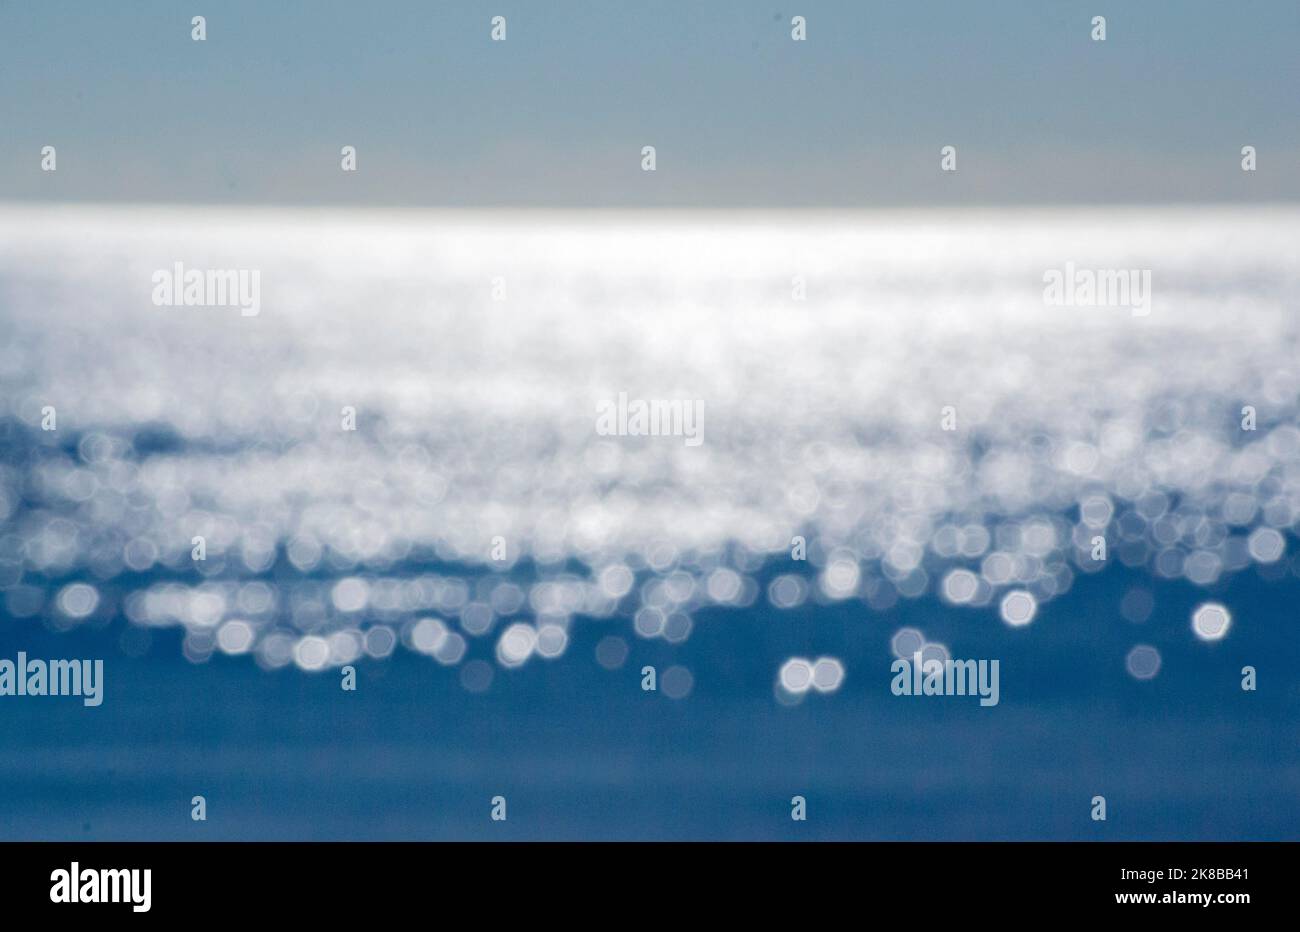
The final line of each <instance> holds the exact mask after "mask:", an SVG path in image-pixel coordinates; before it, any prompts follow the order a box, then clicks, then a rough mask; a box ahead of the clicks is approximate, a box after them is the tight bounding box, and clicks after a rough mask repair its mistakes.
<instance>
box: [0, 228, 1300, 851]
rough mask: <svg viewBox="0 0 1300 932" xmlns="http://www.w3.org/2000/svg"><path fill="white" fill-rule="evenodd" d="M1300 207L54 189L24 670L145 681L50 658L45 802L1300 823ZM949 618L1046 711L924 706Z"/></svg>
mask: <svg viewBox="0 0 1300 932" xmlns="http://www.w3.org/2000/svg"><path fill="white" fill-rule="evenodd" d="M1297 229H1300V216H1298V215H1297V214H1295V212H1294V211H1268V210H1260V211H1212V210H1180V211H1169V212H1167V213H1166V212H1161V211H1152V212H1144V213H1141V214H1134V213H1132V212H1123V211H1095V212H1059V213H1058V212H1032V211H1030V212H1023V213H1022V212H1005V213H997V212H975V213H969V214H961V215H953V216H948V215H940V214H926V213H922V214H918V215H911V214H884V215H867V214H864V215H843V216H824V217H823V216H811V217H810V216H807V215H801V216H799V217H796V218H777V219H772V218H749V219H745V220H743V221H735V220H725V221H724V220H721V219H719V218H717V217H713V218H708V217H705V218H700V217H695V216H692V215H673V216H671V217H667V216H658V217H651V218H648V219H647V218H645V217H641V216H637V217H632V216H622V215H618V216H610V215H602V216H601V217H599V218H592V217H585V218H575V217H574V216H571V215H557V216H551V215H545V216H540V217H539V216H533V215H529V216H527V217H522V218H521V217H509V216H504V215H479V214H468V215H455V216H444V215H439V214H435V215H424V214H416V215H401V216H393V215H383V216H378V217H377V216H373V215H369V214H357V215H352V214H342V215H331V216H328V217H323V216H315V215H313V216H307V217H302V216H298V215H281V214H277V213H275V212H257V211H249V212H246V213H241V212H233V213H232V212H203V211H185V212H176V211H172V212H165V211H164V212H159V213H156V214H148V215H145V214H137V213H135V212H131V211H111V210H96V211H92V210H85V211H82V210H66V211H51V210H44V209H40V208H25V209H23V210H18V209H14V210H11V211H6V213H5V214H4V215H3V216H0V338H2V339H0V660H3V659H13V658H15V657H16V655H17V654H18V653H19V652H20V651H21V652H26V654H27V655H28V656H29V657H31V658H87V659H102V660H103V661H104V665H105V679H106V682H105V686H104V701H103V704H102V705H100V706H99V707H96V708H86V707H85V706H83V704H82V703H81V702H80V700H78V699H76V698H67V697H59V698H54V697H6V696H0V736H2V738H3V743H2V744H0V838H6V839H35V838H43V839H80V838H85V839H442V838H449V839H511V838H514V839H541V838H554V839H624V838H627V839H727V838H738V839H750V838H754V839H764V838H771V839H1209V840H1214V839H1295V838H1296V837H1297V835H1298V834H1300V828H1298V826H1300V678H1297V676H1296V671H1297V669H1300V639H1298V638H1297V637H1296V634H1297V627H1296V625H1297V622H1296V616H1295V606H1296V604H1297V602H1298V601H1300V600H1298V599H1297V595H1298V594H1300V557H1298V555H1297V548H1296V540H1297V536H1298V534H1297V532H1298V531H1300V429H1298V428H1297V423H1300V409H1298V406H1297V398H1300V370H1298V369H1297V367H1296V365H1295V360H1296V359H1297V358H1300V357H1298V356H1297V351H1300V327H1297V325H1296V323H1295V321H1294V306H1295V295H1296V294H1300V258H1298V257H1297V256H1296V254H1295V251H1294V249H1293V248H1291V245H1290V244H1292V243H1294V242H1295V232H1296V230H1297ZM176 262H183V263H185V265H186V267H194V268H203V267H210V268H241V269H256V270H258V271H259V272H260V274H261V276H262V278H261V281H262V292H261V305H260V312H259V314H258V315H257V316H244V315H242V314H241V313H240V311H239V310H237V309H232V308H228V307H218V308H194V307H163V306H158V305H156V304H154V303H153V302H152V301H151V300H150V282H151V275H152V273H153V271H154V270H157V269H169V268H171V267H172V266H173V263H176ZM1067 263H1077V264H1078V265H1079V266H1080V267H1084V268H1099V269H1105V268H1119V269H1148V270H1150V271H1151V273H1152V274H1151V282H1152V285H1151V289H1152V295H1151V296H1152V301H1151V305H1150V313H1149V315H1146V316H1138V315H1135V314H1132V313H1130V311H1129V309H1128V308H1114V307H1084V308H1078V307H1060V306H1055V305H1048V304H1045V303H1044V298H1043V293H1042V281H1043V274H1044V270H1045V269H1046V270H1051V269H1059V268H1062V267H1064V266H1065V265H1066V264H1067ZM795 274H799V275H802V276H805V277H806V284H807V297H806V300H803V301H799V302H792V298H791V291H790V282H791V277H792V276H793V275H795ZM497 276H500V277H502V278H503V280H508V282H509V290H508V294H509V297H508V299H507V300H497V299H495V298H493V297H492V284H491V283H492V282H493V280H494V277H497ZM620 393H627V394H628V395H630V396H631V397H633V398H642V399H699V400H700V401H701V403H702V404H703V408H702V410H703V412H704V420H703V442H702V443H701V444H700V445H699V446H697V447H690V446H686V445H685V444H683V443H682V442H681V438H679V437H672V436H669V437H643V436H642V437H636V436H609V435H606V434H604V433H601V432H600V431H599V430H597V429H594V424H593V419H594V414H595V412H596V411H597V410H598V408H597V407H596V406H597V405H598V404H599V403H601V401H602V400H608V399H611V398H615V397H618V396H619V395H620ZM946 406H952V407H953V409H954V411H955V412H956V414H957V422H956V425H955V426H956V429H954V430H952V431H947V430H945V429H943V428H942V427H941V426H940V425H941V420H940V414H941V412H942V411H943V410H944V408H945V407H946ZM1245 406H1250V407H1251V408H1252V409H1253V410H1254V415H1253V416H1254V417H1255V418H1256V423H1254V424H1253V425H1252V426H1253V427H1254V428H1255V429H1253V430H1251V429H1244V428H1243V426H1242V418H1243V410H1244V408H1245ZM348 408H352V409H354V410H355V412H356V420H357V430H355V431H349V430H346V429H345V428H344V427H342V426H341V421H340V413H341V412H343V411H344V410H346V409H348ZM46 409H50V410H57V427H54V425H53V423H51V424H50V426H51V427H53V428H54V429H50V430H44V429H42V422H43V420H44V419H45V418H46V414H45V412H46ZM196 535H198V536H202V537H204V538H205V541H206V546H207V552H206V558H205V559H204V560H201V561H199V560H195V559H194V558H193V552H192V549H191V548H192V540H193V538H194V537H195V536H196ZM795 535H798V536H800V537H803V538H805V539H806V544H807V548H806V556H807V559H806V560H795V559H792V544H793V538H794V537H795ZM1097 536H1101V537H1104V538H1105V539H1106V541H1107V544H1108V554H1107V557H1106V559H1105V560H1104V561H1097V560H1094V559H1093V557H1092V555H1091V550H1092V548H1093V546H1094V544H1093V540H1094V538H1096V537H1097ZM497 539H499V540H500V541H501V542H502V543H503V544H504V546H505V548H506V551H507V554H508V555H507V556H506V558H505V559H501V560H498V559H497V558H496V557H495V556H493V555H492V552H493V549H494V547H495V546H496V545H495V544H494V543H493V542H494V540H497ZM1134 593H1137V595H1136V596H1135V595H1134ZM1006 599H1011V600H1012V602H1010V603H1009V602H1005V601H1004V600H1006ZM1013 603H1014V605H1015V606H1016V607H1018V608H1023V606H1025V605H1029V606H1031V607H1032V608H1033V614H1032V617H1031V618H1029V619H1028V620H1027V623H1025V624H1022V625H1018V626H1017V624H1015V623H1016V622H1018V621H1024V620H1026V619H1024V618H1023V617H1022V616H1019V615H1018V614H1017V611H1015V610H1012V609H1010V608H1008V606H1009V605H1011V604H1013ZM1207 604H1211V605H1221V606H1223V608H1224V609H1225V610H1226V612H1227V613H1229V614H1230V616H1231V623H1230V625H1229V626H1228V628H1227V630H1226V632H1223V634H1224V636H1223V637H1222V638H1220V639H1215V638H1214V637H1213V636H1212V635H1214V634H1217V633H1220V632H1217V631H1211V632H1209V633H1208V634H1207V632H1206V631H1202V632H1200V634H1199V635H1198V633H1196V632H1195V631H1194V630H1193V623H1192V620H1193V616H1194V614H1195V613H1196V612H1197V611H1198V609H1200V608H1201V607H1202V606H1205V605H1207ZM1147 607H1149V608H1150V610H1149V613H1148V611H1147V610H1146V608H1147ZM912 631H915V632H919V635H917V636H918V637H920V638H923V640H924V642H925V643H926V644H928V645H933V648H932V649H934V650H938V651H940V652H942V653H946V654H947V655H948V656H950V657H953V658H957V659H976V660H978V659H990V660H997V661H998V662H999V664H1000V702H999V703H998V704H997V705H996V706H994V707H991V708H984V707H981V706H980V705H979V703H978V701H977V700H976V699H974V698H970V697H942V698H941V697H900V696H895V695H893V694H892V693H891V691H890V683H891V680H892V678H893V676H892V673H891V670H890V664H891V662H892V661H893V659H894V651H895V650H896V649H897V643H898V642H899V640H900V639H901V640H906V639H907V638H908V637H911V636H912V635H911V634H910V632H912ZM1139 647H1141V648H1146V649H1147V652H1146V654H1145V655H1146V656H1147V657H1151V656H1155V655H1158V657H1159V663H1160V666H1159V670H1158V672H1157V673H1156V675H1155V676H1154V677H1153V678H1149V679H1141V678H1139V676H1140V675H1145V672H1144V671H1143V670H1141V669H1136V670H1132V671H1131V670H1130V666H1129V660H1130V656H1131V652H1132V651H1133V650H1134V649H1135V648H1139ZM621 648H625V649H626V650H627V651H628V655H627V657H626V659H625V660H622V662H619V661H620V659H621V658H619V656H618V654H619V650H620V649H621ZM1151 650H1154V652H1155V654H1152V653H1151V652H1150V651H1151ZM822 658H826V661H827V663H828V665H829V668H830V669H833V670H836V671H841V672H842V674H843V675H842V680H840V681H832V682H829V683H827V682H821V681H819V686H820V687H821V688H817V689H804V690H803V691H802V692H800V691H799V690H798V689H793V690H792V688H786V689H782V688H779V684H780V683H782V682H785V683H786V686H787V687H790V686H791V683H793V682H794V680H790V681H785V680H783V679H782V677H783V673H782V671H786V670H788V669H790V665H791V664H794V665H796V666H797V665H798V664H799V663H800V660H801V659H802V660H806V661H809V662H812V661H816V660H818V659H822ZM349 665H350V666H354V667H355V670H356V678H357V689H356V690H355V691H345V690H343V689H341V688H340V684H341V677H342V671H343V669H344V668H345V667H346V666H349ZM647 666H652V667H654V668H655V671H656V673H657V676H658V685H659V689H657V690H655V691H646V690H643V689H642V670H643V668H645V667H647ZM1246 666H1252V667H1254V668H1255V670H1256V675H1257V686H1258V688H1257V689H1255V690H1253V691H1247V690H1243V689H1242V668H1243V667H1246ZM1147 672H1149V671H1147ZM796 685H797V684H796ZM198 795H201V796H203V797H204V798H205V799H206V805H207V819H206V821H203V822H196V821H193V820H192V819H191V818H190V814H191V799H192V798H193V797H194V796H198ZM497 796H504V797H505V798H506V804H507V813H508V818H507V820H506V821H504V822H496V821H493V820H492V819H491V818H490V812H491V808H492V800H493V798H494V797H497ZM795 796H802V797H804V798H805V799H806V803H807V814H808V818H807V820H806V821H794V820H792V819H791V817H790V815H791V799H792V797H795ZM1095 796H1104V797H1105V800H1106V807H1107V819H1106V820H1105V821H1104V822H1099V821H1094V820H1093V819H1092V818H1091V812H1092V809H1093V804H1092V800H1093V797H1095Z"/></svg>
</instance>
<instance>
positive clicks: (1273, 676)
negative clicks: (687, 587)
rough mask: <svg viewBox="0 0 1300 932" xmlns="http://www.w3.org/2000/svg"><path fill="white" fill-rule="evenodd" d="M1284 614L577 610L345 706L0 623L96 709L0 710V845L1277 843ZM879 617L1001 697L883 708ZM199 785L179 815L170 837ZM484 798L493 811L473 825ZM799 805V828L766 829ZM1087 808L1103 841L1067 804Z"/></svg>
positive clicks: (1082, 582) (1186, 592)
mask: <svg viewBox="0 0 1300 932" xmlns="http://www.w3.org/2000/svg"><path fill="white" fill-rule="evenodd" d="M1135 583H1139V584H1141V585H1144V586H1149V587H1152V589H1153V591H1154V593H1155V596H1156V610H1155V612H1154V613H1153V614H1152V616H1151V618H1150V619H1149V620H1148V621H1147V622H1146V623H1144V624H1133V623H1130V622H1128V621H1126V620H1124V619H1123V618H1122V617H1121V615H1120V614H1119V611H1118V605H1119V600H1120V598H1121V596H1122V595H1123V593H1124V592H1125V591H1126V589H1127V588H1128V587H1129V586H1130V585H1133V584H1135ZM1297 595H1300V581H1298V580H1296V579H1295V578H1294V577H1292V576H1285V575H1284V576H1283V577H1282V578H1281V579H1280V580H1277V581H1268V582H1266V581H1264V580H1262V579H1260V578H1259V577H1258V576H1257V575H1256V574H1255V573H1254V572H1253V571H1247V572H1244V573H1240V574H1238V575H1237V576H1235V577H1233V578H1231V579H1228V580H1225V581H1224V582H1223V583H1221V584H1220V585H1219V586H1217V587H1216V588H1215V590H1214V591H1213V592H1212V597H1213V598H1215V599H1217V600H1220V601H1222V602H1224V603H1225V604H1226V605H1227V606H1228V607H1229V608H1230V609H1231V611H1232V613H1233V625H1232V628H1231V630H1230V631H1229V633H1228V636H1227V637H1226V638H1225V639H1224V640H1222V641H1220V642H1216V643H1205V642H1202V641H1199V640H1197V639H1196V637H1195V636H1194V634H1193V633H1192V631H1191V628H1190V624H1189V618H1190V613H1191V611H1192V610H1193V608H1194V607H1195V606H1196V605H1197V604H1199V603H1200V602H1202V601H1204V600H1205V599H1206V597H1207V593H1206V591H1205V590H1201V589H1196V588H1194V587H1192V586H1190V585H1188V584H1186V583H1160V582H1153V581H1152V580H1151V579H1150V578H1149V577H1147V576H1146V575H1145V574H1141V575H1140V576H1139V574H1135V573H1133V572H1132V571H1128V570H1125V569H1123V568H1122V567H1119V566H1115V567H1112V568H1111V569H1110V570H1108V571H1107V572H1106V573H1103V574H1101V575H1099V576H1096V577H1085V578H1081V579H1079V580H1078V581H1077V582H1076V584H1075V586H1074V588H1073V589H1072V590H1071V591H1070V592H1069V593H1068V594H1067V595H1065V596H1064V597H1061V598H1059V599H1057V600H1055V601H1053V602H1050V603H1048V604H1047V605H1044V606H1042V607H1040V609H1039V613H1038V616H1037V618H1036V619H1035V621H1034V622H1033V623H1032V624H1030V625H1028V626H1026V627H1024V628H1018V629H1013V628H1010V627H1008V626H1006V625H1004V624H1003V623H1002V622H1001V621H999V620H998V619H997V617H996V610H995V609H984V610H970V609H964V610H958V609H953V608H951V607H948V606H945V605H942V604H940V603H938V602H936V601H935V600H934V599H933V597H926V598H923V599H920V600H916V601H906V600H905V601H901V602H899V603H898V604H897V605H896V606H895V607H894V608H893V609H891V610H889V611H888V612H874V611H872V610H871V609H869V608H868V607H867V606H866V605H864V604H862V603H861V602H858V601H856V600H854V601H852V602H845V603H838V604H835V605H832V606H829V607H828V606H813V605H811V604H809V605H805V606H804V607H803V608H800V609H796V610H792V611H776V610H773V609H771V608H767V607H755V608H753V609H748V610H743V611H735V610H704V611H700V612H699V613H698V614H697V615H696V626H695V630H694V633H693V636H692V637H691V639H690V640H689V641H688V642H687V643H685V644H683V645H679V646H676V647H670V646H669V645H666V644H664V643H662V642H658V641H653V642H652V641H645V640H642V639H639V638H636V637H635V636H632V635H631V633H630V625H629V623H628V622H627V621H625V620H619V621H589V620H579V621H577V622H576V623H575V624H574V626H573V628H572V630H571V640H570V644H569V648H568V650H567V652H566V654H565V656H563V657H561V658H560V659H558V660H554V661H544V660H539V659H537V658H534V659H532V660H531V661H529V663H528V664H526V665H525V666H524V667H522V668H521V669H517V670H507V669H500V668H498V669H497V670H496V675H495V679H494V681H493V683H492V686H491V687H490V689H489V690H488V691H487V692H486V693H483V694H473V693H469V692H467V691H466V690H465V689H464V688H463V687H462V686H461V684H460V680H459V677H458V675H457V670H456V669H454V668H445V667H442V666H439V665H438V664H437V663H436V662H435V661H433V660H432V659H430V658H428V657H424V656H419V655H415V654H412V653H409V652H407V651H404V650H402V649H401V648H399V650H398V651H397V653H396V654H395V655H394V656H392V657H391V658H389V659H388V660H382V661H375V660H363V661H361V662H359V663H358V664H357V678H358V688H357V690H356V691H355V692H347V691H344V690H342V689H341V688H340V675H339V672H338V671H337V670H334V671H327V672H323V673H304V672H302V671H300V670H297V669H295V668H293V667H289V668H286V669H283V670H279V671H275V672H269V673H268V672H264V671H263V670H261V669H259V668H258V667H257V666H256V664H254V663H253V662H252V660H251V659H249V658H247V657H237V658H230V657H224V656H220V655H218V656H216V657H214V658H213V659H212V660H211V661H209V662H207V663H204V664H198V665H195V664H192V663H190V662H188V661H186V660H185V659H184V658H183V656H182V653H181V649H180V639H181V634H180V632H179V630H174V629H173V630H161V631H157V632H155V633H154V635H153V638H152V642H151V644H150V646H149V648H148V650H147V651H146V652H145V653H144V655H143V656H140V657H129V656H126V655H124V654H123V653H122V652H121V651H120V650H119V648H118V646H117V645H118V643H119V639H120V635H121V633H122V629H123V627H124V626H125V625H126V624H127V623H126V622H125V621H124V620H122V619H120V618H118V619H115V620H113V621H111V622H110V623H109V624H108V625H106V626H101V627H99V628H91V627H88V626H83V627H82V628H80V629H78V630H76V631H74V632H71V633H67V634H56V633H52V632H50V631H48V630H47V629H46V628H45V627H44V626H43V625H42V624H41V623H40V622H39V621H36V620H31V619H13V618H3V619H0V656H3V657H7V658H10V659H12V658H14V657H15V656H16V653H17V652H18V651H20V650H24V651H26V652H27V653H28V655H29V657H33V658H36V657H40V658H53V657H89V658H94V657H102V658H104V659H105V679H106V686H105V699H104V702H103V704H102V705H101V706H100V707H98V708H86V707H84V706H83V705H82V703H81V701H80V700H78V699H74V698H32V697H27V698H19V697H5V698H2V699H0V735H2V736H3V748H4V750H3V753H2V754H0V837H3V838H4V839H11V840H12V839H71V840H76V839H87V840H91V839H103V840H133V839H193V840H203V839H322V840H324V839H340V840H342V839H413V840H414V839H957V840H963V839H972V840H974V839H1111V840H1119V839H1162V840H1163V839H1189V840H1190V839H1202V840H1203V839H1210V840H1219V839H1222V840H1237V839H1253V840H1267V839H1295V838H1297V837H1300V828H1298V825H1300V714H1298V712H1300V677H1297V672H1296V671H1297V669H1300V640H1298V639H1297V637H1296V633H1297V620H1296V617H1295V606H1296V604H1297ZM903 625H913V626H916V627H919V628H921V629H922V630H923V631H924V632H925V634H926V636H927V637H928V638H929V639H931V640H934V641H939V642H941V643H944V644H947V645H948V647H949V648H950V650H951V652H952V655H953V656H954V657H956V658H959V659H965V658H974V659H978V658H989V659H993V658H997V659H999V660H1000V662H1001V701H1000V703H999V704H998V705H997V706H996V707H993V708H981V707H980V706H979V704H978V702H977V700H976V699H973V698H966V697H919V698H917V697H912V698H909V697H897V696H894V695H892V694H891V692H890V689H889V684H890V680H891V675H890V672H889V664H890V661H891V659H892V657H891V655H890V653H889V646H888V645H889V640H890V637H891V636H892V634H893V633H894V632H895V631H896V630H897V629H898V628H899V627H901V626H903ZM609 633H618V634H621V635H624V636H626V637H628V639H629V641H630V642H631V645H632V651H631V655H630V657H629V658H628V661H627V663H626V664H625V665H624V666H623V667H622V668H621V669H619V670H614V671H611V670H607V669H604V668H602V667H601V666H599V665H598V664H597V663H596V662H595V660H594V659H593V652H594V648H595V644H596V643H597V641H598V640H599V639H600V638H601V637H602V636H604V635H605V634H609ZM494 640H495V639H494V638H493V637H488V638H482V639H477V640H475V641H473V646H472V650H471V655H470V656H471V657H475V656H477V657H484V658H486V657H488V656H490V650H491V645H492V643H493V641H494ZM1139 643H1141V644H1150V645H1152V646H1154V647H1156V648H1157V649H1158V650H1159V651H1160V654H1161V656H1162V667H1161V670H1160V673H1159V675H1158V676H1156V677H1155V678H1154V679H1152V680H1149V681H1139V680H1136V679H1134V678H1133V677H1132V676H1130V675H1129V674H1128V672H1127V671H1126V670H1125V664H1124V659H1125V656H1126V654H1127V653H1128V651H1129V650H1130V649H1131V648H1132V647H1133V646H1134V645H1135V644H1139ZM823 654H825V655H832V656H836V657H838V658H840V659H841V661H842V662H843V663H844V665H845V668H846V671H847V674H846V678H845V681H844V685H843V687H842V688H841V689H840V690H839V691H838V692H836V693H833V694H829V695H819V694H810V695H808V696H807V698H806V700H805V701H804V702H802V703H801V704H799V705H797V706H794V707H787V706H784V705H782V704H780V703H778V702H777V701H776V699H775V698H774V694H773V682H774V679H775V675H776V670H777V669H778V667H779V665H780V664H781V663H782V662H783V661H784V660H785V659H786V658H787V657H789V656H792V655H800V656H809V657H815V656H821V655H823ZM647 664H652V665H655V666H656V667H657V668H658V669H659V671H660V672H662V671H663V669H665V668H666V667H667V666H668V665H670V664H683V665H685V666H687V667H688V668H689V669H690V670H691V671H692V673H693V675H694V689H693V691H692V692H691V694H690V695H689V696H687V697H686V698H684V699H680V700H674V699H671V698H668V697H667V696H666V695H664V694H663V693H662V692H657V693H656V692H645V691H643V690H642V689H641V673H640V671H641V668H642V667H643V666H644V665H647ZM1246 665H1251V666H1254V667H1255V668H1256V669H1257V671H1258V689H1257V690H1256V691H1253V692H1250V691H1243V689H1242V688H1241V680H1242V676H1241V669H1242V667H1243V666H1246ZM196 795H202V796H204V797H205V798H206V800H207V814H208V817H207V820H206V821H205V822H195V821H193V820H192V819H191V818H190V809H191V806H190V801H191V798H192V797H194V796H196ZM498 795H500V796H504V797H506V799H507V813H508V819H507V820H506V821H505V822H494V821H492V820H491V819H490V817H489V813H490V809H491V800H492V798H493V797H494V796H498ZM795 795H800V796H803V797H805V798H806V800H807V812H808V818H807V820H806V821H802V822H797V821H793V820H792V819H791V817H790V810H791V802H790V801H791V797H792V796H795ZM1097 795H1101V796H1104V797H1105V798H1106V804H1107V819H1106V821H1104V822H1098V821H1094V820H1093V819H1092V818H1091V815H1090V813H1091V809H1092V804H1091V800H1092V798H1093V797H1094V796H1097Z"/></svg>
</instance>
